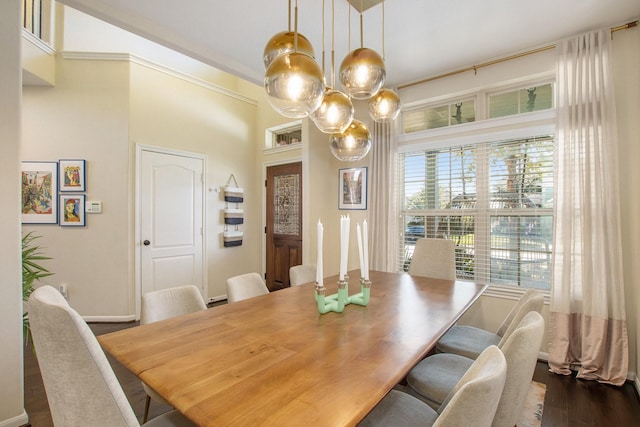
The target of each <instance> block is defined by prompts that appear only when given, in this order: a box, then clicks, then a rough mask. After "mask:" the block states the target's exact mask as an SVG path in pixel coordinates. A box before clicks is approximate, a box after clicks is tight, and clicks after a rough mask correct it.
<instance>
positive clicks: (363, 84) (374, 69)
mask: <svg viewBox="0 0 640 427" xmlns="http://www.w3.org/2000/svg"><path fill="white" fill-rule="evenodd" d="M386 75H387V72H386V69H385V66H384V61H383V60H382V57H380V55H378V54H377V53H376V51H374V50H373V49H369V48H366V47H361V48H358V49H356V50H353V51H351V52H349V53H348V54H347V56H345V58H344V59H343V60H342V64H341V65H340V81H341V82H342V84H343V85H344V87H345V91H346V92H347V95H349V96H350V97H352V98H355V99H369V98H371V97H372V96H373V95H375V94H376V93H377V92H378V91H379V90H380V89H381V88H382V86H383V85H384V79H385V77H386Z"/></svg>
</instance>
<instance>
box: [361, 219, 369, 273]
mask: <svg viewBox="0 0 640 427" xmlns="http://www.w3.org/2000/svg"><path fill="white" fill-rule="evenodd" d="M362 234H363V236H362V246H363V247H364V248H363V251H364V255H363V258H364V276H363V277H364V280H369V230H368V227H367V220H366V219H365V220H364V221H363V222H362Z"/></svg>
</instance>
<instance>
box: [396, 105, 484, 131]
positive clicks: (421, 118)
mask: <svg viewBox="0 0 640 427" xmlns="http://www.w3.org/2000/svg"><path fill="white" fill-rule="evenodd" d="M473 121H475V102H474V100H473V99H466V100H459V101H456V102H453V103H447V104H441V105H435V106H434V105H431V106H428V107H421V108H418V109H415V110H409V111H405V112H403V113H402V129H403V133H411V132H419V131H423V130H427V129H437V128H441V127H446V126H455V125H460V124H463V123H470V122H473Z"/></svg>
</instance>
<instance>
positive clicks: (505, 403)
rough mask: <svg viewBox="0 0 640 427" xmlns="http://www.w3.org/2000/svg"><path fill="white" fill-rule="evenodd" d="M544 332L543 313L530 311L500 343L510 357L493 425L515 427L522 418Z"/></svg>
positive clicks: (505, 354)
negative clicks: (502, 343) (503, 341)
mask: <svg viewBox="0 0 640 427" xmlns="http://www.w3.org/2000/svg"><path fill="white" fill-rule="evenodd" d="M543 335H544V319H543V318H542V315H541V314H540V313H538V312H536V311H530V312H529V313H527V315H526V316H525V317H524V318H523V319H522V321H521V322H520V324H519V325H518V327H517V328H516V330H515V331H513V333H512V334H511V335H510V336H509V338H508V339H507V340H506V342H505V343H504V345H502V346H501V350H502V353H503V354H504V357H505V359H506V360H507V379H506V381H505V383H504V390H503V391H502V397H501V398H500V403H499V404H498V409H497V411H496V415H495V417H494V418H493V424H492V425H493V427H513V426H514V425H516V424H517V423H518V422H519V421H520V416H521V415H522V410H523V408H524V403H525V399H526V397H527V393H528V391H529V386H530V384H531V379H532V378H533V371H534V369H535V367H536V362H537V361H538V352H539V351H540V344H542V337H543Z"/></svg>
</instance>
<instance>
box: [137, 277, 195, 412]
mask: <svg viewBox="0 0 640 427" xmlns="http://www.w3.org/2000/svg"><path fill="white" fill-rule="evenodd" d="M206 309H207V304H205V302H204V299H202V295H200V291H199V290H198V288H197V287H195V286H193V285H186V286H177V287H174V288H168V289H161V290H158V291H152V292H147V293H146V294H144V295H142V304H141V306H140V324H141V325H144V324H147V323H152V322H157V321H159V320H164V319H169V318H170V317H176V316H181V315H183V314H188V313H193V312H194V311H200V310H206ZM142 388H143V389H144V391H145V393H147V398H146V401H145V404H144V415H143V418H142V422H147V419H148V418H149V406H150V404H151V399H153V400H155V401H156V402H158V403H161V404H163V405H169V403H168V402H167V401H166V400H164V399H163V398H162V397H161V396H160V395H159V394H158V393H156V392H155V391H154V390H153V389H152V388H151V387H149V386H148V385H147V384H145V382H144V381H142Z"/></svg>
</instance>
